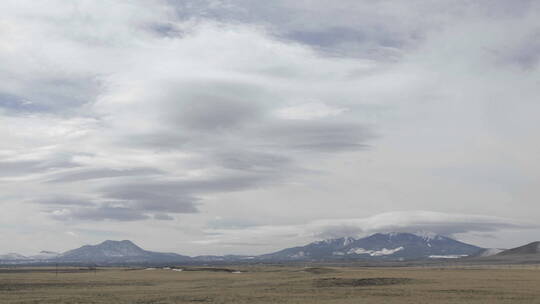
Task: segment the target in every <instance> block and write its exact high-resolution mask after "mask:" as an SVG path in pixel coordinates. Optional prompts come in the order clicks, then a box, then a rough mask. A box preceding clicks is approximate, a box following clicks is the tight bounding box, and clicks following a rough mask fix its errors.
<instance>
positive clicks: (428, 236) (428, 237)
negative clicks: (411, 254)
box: [414, 231, 442, 242]
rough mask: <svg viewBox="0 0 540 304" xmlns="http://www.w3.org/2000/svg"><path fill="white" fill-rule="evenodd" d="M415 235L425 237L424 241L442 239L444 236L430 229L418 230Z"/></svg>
mask: <svg viewBox="0 0 540 304" xmlns="http://www.w3.org/2000/svg"><path fill="white" fill-rule="evenodd" d="M414 235H416V236H419V237H421V238H423V239H424V241H426V242H429V241H433V240H441V239H442V237H441V236H440V235H438V234H436V233H434V232H430V231H418V232H416V233H414Z"/></svg>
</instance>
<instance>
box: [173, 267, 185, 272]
mask: <svg viewBox="0 0 540 304" xmlns="http://www.w3.org/2000/svg"><path fill="white" fill-rule="evenodd" d="M172 271H184V269H182V268H174V269H173V270H172Z"/></svg>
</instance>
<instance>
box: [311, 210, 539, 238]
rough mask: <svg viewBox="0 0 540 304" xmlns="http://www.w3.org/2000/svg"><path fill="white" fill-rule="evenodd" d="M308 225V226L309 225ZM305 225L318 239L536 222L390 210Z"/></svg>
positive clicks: (443, 232) (465, 230)
mask: <svg viewBox="0 0 540 304" xmlns="http://www.w3.org/2000/svg"><path fill="white" fill-rule="evenodd" d="M310 225H311V226H310ZM310 225H308V227H310V228H309V229H311V230H312V231H314V235H315V236H317V237H319V238H336V237H343V236H355V235H365V234H370V233H375V232H410V233H415V232H419V231H429V232H434V233H438V234H441V235H446V236H454V235H456V234H463V233H471V232H481V233H487V232H495V231H500V230H508V229H533V228H538V227H539V225H537V224H531V223H526V222H520V221H516V220H513V219H506V218H500V217H493V216H484V215H461V214H452V213H440V212H427V211H407V212H390V213H383V214H378V215H374V216H372V217H369V218H363V219H353V220H329V221H318V222H314V223H312V224H310Z"/></svg>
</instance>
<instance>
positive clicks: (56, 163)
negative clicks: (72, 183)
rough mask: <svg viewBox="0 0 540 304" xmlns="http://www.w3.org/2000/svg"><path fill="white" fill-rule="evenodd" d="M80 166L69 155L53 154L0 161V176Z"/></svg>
mask: <svg viewBox="0 0 540 304" xmlns="http://www.w3.org/2000/svg"><path fill="white" fill-rule="evenodd" d="M78 166H80V165H79V164H77V163H76V162H74V161H72V160H71V157H70V156H63V155H60V156H53V157H49V158H44V159H42V160H13V161H0V176H4V177H9V176H20V175H26V174H32V173H39V172H45V171H47V170H51V169H65V168H73V167H78Z"/></svg>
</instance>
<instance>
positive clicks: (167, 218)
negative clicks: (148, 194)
mask: <svg viewBox="0 0 540 304" xmlns="http://www.w3.org/2000/svg"><path fill="white" fill-rule="evenodd" d="M154 219H155V220H160V221H172V220H174V217H172V216H170V215H168V214H165V213H158V214H154Z"/></svg>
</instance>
